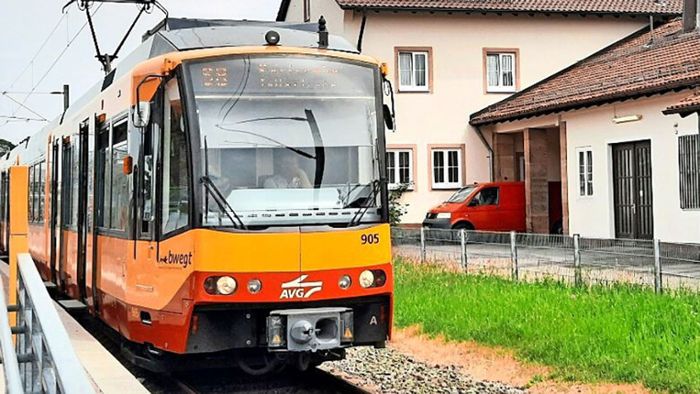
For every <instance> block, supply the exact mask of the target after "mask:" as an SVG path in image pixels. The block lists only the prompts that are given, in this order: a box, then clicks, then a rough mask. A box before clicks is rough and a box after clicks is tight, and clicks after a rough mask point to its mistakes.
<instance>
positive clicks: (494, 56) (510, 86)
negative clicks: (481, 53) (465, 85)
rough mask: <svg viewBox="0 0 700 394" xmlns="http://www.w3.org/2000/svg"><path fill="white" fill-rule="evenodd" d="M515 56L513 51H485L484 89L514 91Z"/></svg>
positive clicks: (489, 90)
mask: <svg viewBox="0 0 700 394" xmlns="http://www.w3.org/2000/svg"><path fill="white" fill-rule="evenodd" d="M515 67H516V57H515V53H514V52H487V53H486V91H487V92H515V90H516V86H517V81H516V77H517V74H516V70H515Z"/></svg>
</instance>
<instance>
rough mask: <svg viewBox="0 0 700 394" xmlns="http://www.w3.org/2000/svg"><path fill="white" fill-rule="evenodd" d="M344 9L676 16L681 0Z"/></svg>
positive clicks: (350, 0) (421, 3)
mask: <svg viewBox="0 0 700 394" xmlns="http://www.w3.org/2000/svg"><path fill="white" fill-rule="evenodd" d="M336 1H337V2H338V4H339V5H340V7H342V8H345V9H357V8H370V9H387V10H433V11H438V10H444V11H449V10H452V11H477V12H549V13H593V14H664V15H679V14H680V13H681V12H682V10H683V4H682V3H683V1H682V0H336Z"/></svg>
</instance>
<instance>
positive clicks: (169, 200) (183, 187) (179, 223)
mask: <svg viewBox="0 0 700 394" xmlns="http://www.w3.org/2000/svg"><path fill="white" fill-rule="evenodd" d="M165 93H166V94H165V119H164V122H163V123H164V126H165V130H164V132H163V156H162V157H163V193H162V196H163V205H162V233H163V234H167V233H169V232H172V231H174V230H177V229H180V228H183V227H186V226H187V225H188V224H189V210H190V209H189V207H190V201H189V198H190V190H189V184H190V180H189V172H188V156H189V155H188V149H187V134H186V132H185V127H184V126H185V125H184V119H183V111H182V101H181V99H180V92H179V89H178V87H177V81H176V80H174V79H173V80H171V81H170V82H169V83H168V85H167V86H166V90H165Z"/></svg>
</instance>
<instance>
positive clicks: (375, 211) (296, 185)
mask: <svg viewBox="0 0 700 394" xmlns="http://www.w3.org/2000/svg"><path fill="white" fill-rule="evenodd" d="M189 72H190V75H191V78H192V85H193V89H194V99H195V103H194V105H195V106H196V109H197V116H198V125H199V128H200V130H199V134H200V141H199V143H200V147H201V157H202V158H203V159H202V162H201V164H200V165H201V167H200V168H201V171H202V173H203V174H204V175H207V176H208V177H209V179H211V184H210V185H209V186H208V187H206V188H205V190H204V193H205V195H206V196H208V199H207V200H206V203H205V204H204V207H203V211H204V215H203V224H204V225H205V226H207V225H211V226H227V225H235V224H234V223H232V221H233V214H232V213H231V211H233V213H235V214H236V215H237V216H239V217H240V222H242V223H243V224H244V225H245V226H248V227H257V226H261V227H262V226H275V225H299V224H302V225H305V224H322V223H348V222H351V221H354V220H361V221H363V222H373V221H377V220H380V213H381V212H380V209H379V208H380V206H381V201H380V198H379V195H380V191H379V187H378V185H379V182H378V181H379V174H380V169H379V160H378V158H379V155H378V154H377V141H378V140H379V139H378V134H377V132H378V128H379V123H378V117H379V113H378V107H379V106H378V100H377V94H376V91H377V90H376V88H377V86H376V83H377V81H378V80H379V78H378V74H377V73H378V71H377V70H376V68H372V67H365V66H363V65H359V64H354V63H350V62H344V61H340V60H336V59H330V58H317V57H305V56H245V57H236V58H230V59H225V60H213V61H212V60H208V61H203V62H202V63H197V64H194V65H192V66H190V68H189ZM212 185H213V186H212ZM202 187H204V186H202ZM214 194H220V195H221V196H222V197H223V200H225V201H223V202H222V201H221V200H222V199H221V198H217V199H215V198H213V197H212V196H213V195H214ZM360 208H363V209H364V211H365V213H364V214H358V209H360ZM356 215H357V216H356ZM353 218H355V219H353ZM358 218H359V219H358Z"/></svg>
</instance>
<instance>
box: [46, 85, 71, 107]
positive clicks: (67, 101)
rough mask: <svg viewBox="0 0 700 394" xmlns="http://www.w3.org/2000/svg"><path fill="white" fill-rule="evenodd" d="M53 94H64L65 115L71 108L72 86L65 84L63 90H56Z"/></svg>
mask: <svg viewBox="0 0 700 394" xmlns="http://www.w3.org/2000/svg"><path fill="white" fill-rule="evenodd" d="M51 94H62V95H63V112H64V113H65V112H66V110H68V107H69V106H70V85H68V84H64V85H63V90H62V91H61V90H56V91H53V92H51Z"/></svg>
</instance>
